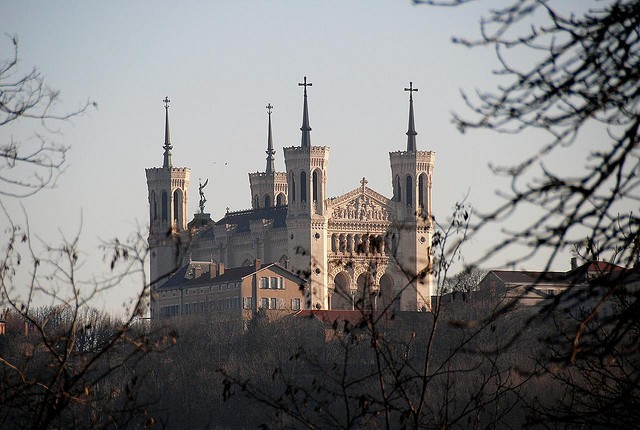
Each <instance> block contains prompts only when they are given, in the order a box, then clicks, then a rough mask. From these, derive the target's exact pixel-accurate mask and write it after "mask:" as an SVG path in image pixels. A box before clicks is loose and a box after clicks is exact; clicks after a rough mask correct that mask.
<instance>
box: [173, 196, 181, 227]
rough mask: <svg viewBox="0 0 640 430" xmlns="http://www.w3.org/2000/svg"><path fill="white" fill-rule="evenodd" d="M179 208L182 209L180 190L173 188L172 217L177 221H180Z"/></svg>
mask: <svg viewBox="0 0 640 430" xmlns="http://www.w3.org/2000/svg"><path fill="white" fill-rule="evenodd" d="M181 209H182V199H181V193H180V190H175V191H174V192H173V219H174V220H175V221H178V222H180V221H182V216H181Z"/></svg>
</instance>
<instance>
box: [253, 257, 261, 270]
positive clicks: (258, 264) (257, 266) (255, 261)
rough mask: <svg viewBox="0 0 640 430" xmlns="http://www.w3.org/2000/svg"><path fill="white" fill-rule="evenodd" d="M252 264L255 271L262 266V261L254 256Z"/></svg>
mask: <svg viewBox="0 0 640 430" xmlns="http://www.w3.org/2000/svg"><path fill="white" fill-rule="evenodd" d="M253 265H254V267H255V269H256V272H257V271H258V270H260V267H261V266H262V261H260V259H259V258H256V259H255V260H253Z"/></svg>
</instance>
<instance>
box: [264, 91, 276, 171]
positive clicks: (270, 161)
mask: <svg viewBox="0 0 640 430" xmlns="http://www.w3.org/2000/svg"><path fill="white" fill-rule="evenodd" d="M272 110H273V106H271V103H269V104H268V105H267V113H268V114H269V134H268V136H267V151H266V152H267V168H266V170H265V171H266V172H267V173H273V172H275V171H276V167H275V158H274V157H273V156H274V154H275V153H276V151H275V150H274V149H273V136H272V134H271V111H272Z"/></svg>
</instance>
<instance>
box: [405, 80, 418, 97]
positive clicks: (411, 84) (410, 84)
mask: <svg viewBox="0 0 640 430" xmlns="http://www.w3.org/2000/svg"><path fill="white" fill-rule="evenodd" d="M404 90H405V91H409V101H410V102H412V101H413V92H414V91H418V89H417V88H413V82H409V88H405V89H404Z"/></svg>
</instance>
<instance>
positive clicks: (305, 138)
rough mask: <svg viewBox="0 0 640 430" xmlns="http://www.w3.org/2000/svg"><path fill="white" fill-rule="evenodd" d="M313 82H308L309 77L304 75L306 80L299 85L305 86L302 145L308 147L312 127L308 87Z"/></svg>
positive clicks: (301, 128) (301, 129)
mask: <svg viewBox="0 0 640 430" xmlns="http://www.w3.org/2000/svg"><path fill="white" fill-rule="evenodd" d="M312 85H313V84H312V83H311V82H309V83H307V77H306V76H305V77H304V82H302V83H298V86H299V87H304V107H303V110H302V127H300V131H302V140H301V142H300V146H302V147H303V148H308V147H310V146H311V133H310V132H311V127H309V107H308V106H307V87H310V86H312Z"/></svg>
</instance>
